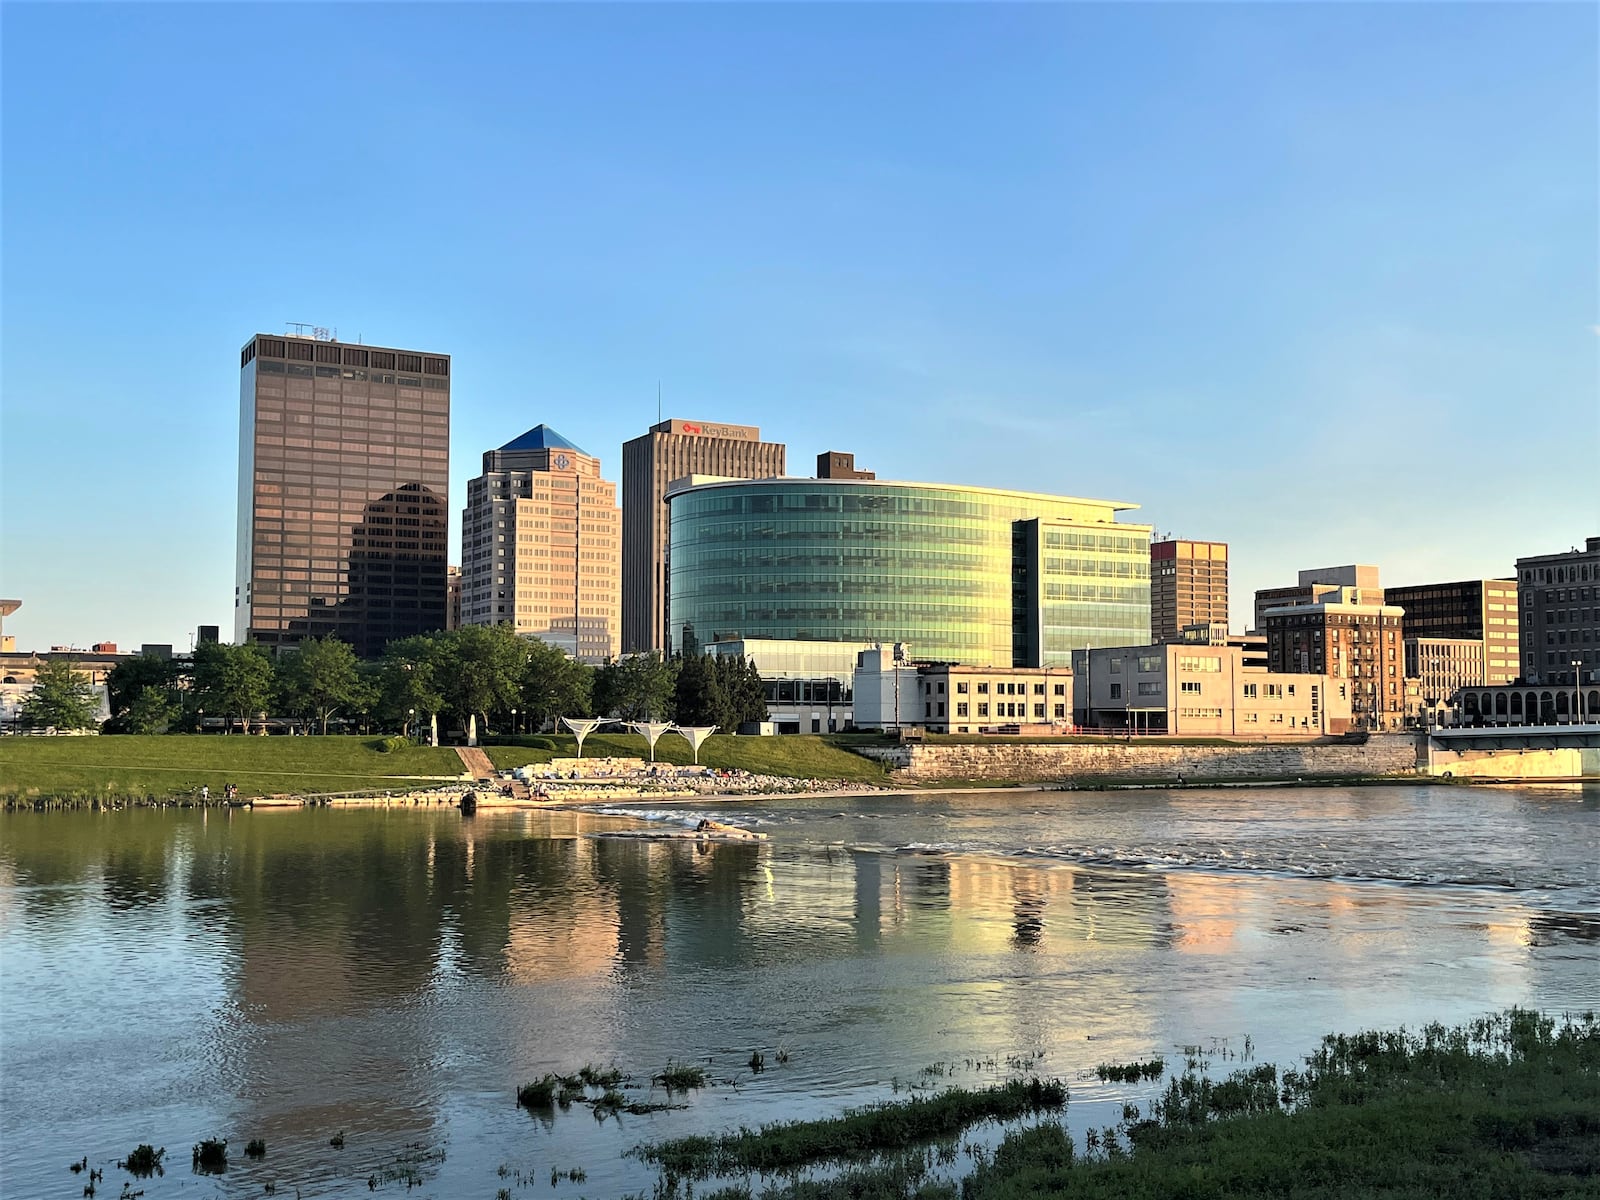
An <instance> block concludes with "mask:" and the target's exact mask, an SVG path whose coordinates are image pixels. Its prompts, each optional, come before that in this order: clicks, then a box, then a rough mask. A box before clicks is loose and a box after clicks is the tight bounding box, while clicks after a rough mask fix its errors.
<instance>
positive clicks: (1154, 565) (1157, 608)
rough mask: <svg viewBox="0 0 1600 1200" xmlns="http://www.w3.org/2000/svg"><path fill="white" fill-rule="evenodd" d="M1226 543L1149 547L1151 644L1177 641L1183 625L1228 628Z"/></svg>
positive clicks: (1167, 543) (1175, 543)
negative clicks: (1214, 625)
mask: <svg viewBox="0 0 1600 1200" xmlns="http://www.w3.org/2000/svg"><path fill="white" fill-rule="evenodd" d="M1227 623H1228V543H1227V542H1189V541H1184V540H1182V539H1176V540H1170V541H1165V542H1151V543H1150V640H1151V642H1171V641H1176V640H1177V638H1178V637H1179V635H1180V634H1182V632H1183V627H1184V626H1185V625H1213V624H1220V625H1227Z"/></svg>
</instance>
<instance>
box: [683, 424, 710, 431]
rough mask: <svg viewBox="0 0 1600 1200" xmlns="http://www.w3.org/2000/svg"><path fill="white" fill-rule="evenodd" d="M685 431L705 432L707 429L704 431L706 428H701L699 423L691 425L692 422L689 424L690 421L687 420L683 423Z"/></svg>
mask: <svg viewBox="0 0 1600 1200" xmlns="http://www.w3.org/2000/svg"><path fill="white" fill-rule="evenodd" d="M683 431H684V432H685V433H703V432H705V431H704V430H702V429H701V428H700V426H698V425H691V424H689V422H687V421H685V422H684V423H683Z"/></svg>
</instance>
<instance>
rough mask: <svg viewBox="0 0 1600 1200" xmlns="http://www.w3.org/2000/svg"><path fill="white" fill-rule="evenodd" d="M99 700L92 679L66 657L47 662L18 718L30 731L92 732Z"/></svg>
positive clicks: (37, 672)
mask: <svg viewBox="0 0 1600 1200" xmlns="http://www.w3.org/2000/svg"><path fill="white" fill-rule="evenodd" d="M99 708H100V699H99V697H98V696H96V695H95V692H94V685H93V684H92V683H90V681H89V677H88V676H87V675H85V674H84V673H83V672H82V671H79V670H78V669H77V668H75V667H74V666H73V665H72V663H70V662H69V661H67V660H66V659H63V658H52V659H46V660H45V662H44V663H42V664H41V665H40V667H39V669H38V670H37V671H36V672H34V676H33V690H32V691H30V692H29V693H28V695H27V698H26V699H24V700H23V702H22V705H21V709H20V711H19V712H18V714H17V715H18V717H19V718H20V719H21V721H22V723H23V724H24V725H26V726H28V727H29V728H30V729H49V728H52V727H53V728H56V729H93V728H94V726H95V724H96V714H97V713H98V711H99Z"/></svg>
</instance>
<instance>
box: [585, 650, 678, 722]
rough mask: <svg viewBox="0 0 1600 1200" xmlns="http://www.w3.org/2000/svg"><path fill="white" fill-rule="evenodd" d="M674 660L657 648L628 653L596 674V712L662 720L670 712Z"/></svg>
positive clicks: (630, 719) (638, 718)
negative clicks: (665, 657) (662, 654)
mask: <svg viewBox="0 0 1600 1200" xmlns="http://www.w3.org/2000/svg"><path fill="white" fill-rule="evenodd" d="M676 678H677V664H676V663H674V662H672V661H671V660H665V659H663V658H662V657H661V655H660V654H659V653H658V652H657V651H654V650H652V651H650V652H649V653H648V654H629V655H626V656H624V657H622V658H619V659H616V660H615V661H613V662H609V663H607V664H606V665H605V666H603V667H601V668H600V670H599V671H598V672H597V673H596V676H595V705H594V709H595V714H596V715H597V716H610V717H618V718H620V719H621V720H624V721H663V720H666V719H667V717H668V716H669V715H670V714H671V712H672V697H673V692H674V689H675V685H676Z"/></svg>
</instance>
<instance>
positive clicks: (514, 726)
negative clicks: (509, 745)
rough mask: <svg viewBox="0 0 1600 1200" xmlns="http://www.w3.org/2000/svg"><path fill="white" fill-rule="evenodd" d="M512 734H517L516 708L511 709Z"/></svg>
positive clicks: (514, 735)
mask: <svg viewBox="0 0 1600 1200" xmlns="http://www.w3.org/2000/svg"><path fill="white" fill-rule="evenodd" d="M511 736H512V737H516V736H517V710H516V709H514V708H513V709H512V710H511Z"/></svg>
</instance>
